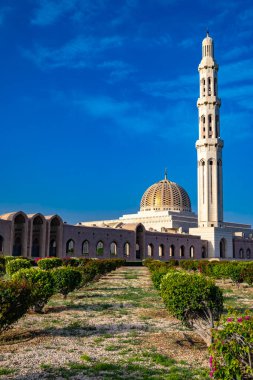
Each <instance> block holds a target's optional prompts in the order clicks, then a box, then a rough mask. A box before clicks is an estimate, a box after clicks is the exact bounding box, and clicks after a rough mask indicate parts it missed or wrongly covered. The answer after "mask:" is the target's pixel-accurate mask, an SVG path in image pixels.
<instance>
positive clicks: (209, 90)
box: [207, 78, 212, 96]
mask: <svg viewBox="0 0 253 380" xmlns="http://www.w3.org/2000/svg"><path fill="white" fill-rule="evenodd" d="M207 83H208V96H211V94H212V90H211V78H208V80H207Z"/></svg>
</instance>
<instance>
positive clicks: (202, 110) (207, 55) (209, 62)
mask: <svg viewBox="0 0 253 380" xmlns="http://www.w3.org/2000/svg"><path fill="white" fill-rule="evenodd" d="M198 70H199V76H200V97H199V99H198V102H197V106H198V109H199V139H198V141H197V143H196V148H197V152H198V219H199V227H219V226H221V225H222V221H223V195H222V148H223V141H222V140H221V139H220V105H221V101H220V99H219V97H218V65H217V63H216V62H215V59H214V44H213V40H212V38H211V37H210V36H209V32H208V31H207V36H206V38H204V40H203V42H202V60H201V62H200V65H199V68H198Z"/></svg>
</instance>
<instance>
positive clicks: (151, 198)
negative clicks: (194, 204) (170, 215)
mask: <svg viewBox="0 0 253 380" xmlns="http://www.w3.org/2000/svg"><path fill="white" fill-rule="evenodd" d="M140 206H141V211H150V210H152V211H164V210H171V211H188V212H191V201H190V198H189V195H188V194H187V192H186V191H185V190H184V189H183V188H182V187H181V186H179V185H178V184H176V183H175V182H171V181H169V180H168V179H167V176H166V175H165V179H163V180H162V181H159V182H156V183H155V184H154V185H152V186H150V187H149V188H148V189H147V190H146V191H145V193H144V194H143V196H142V199H141V205H140Z"/></svg>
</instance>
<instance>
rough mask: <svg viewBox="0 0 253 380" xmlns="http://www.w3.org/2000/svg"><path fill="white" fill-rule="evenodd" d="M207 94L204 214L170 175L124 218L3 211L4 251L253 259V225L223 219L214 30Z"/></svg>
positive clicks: (207, 52) (200, 143)
mask: <svg viewBox="0 0 253 380" xmlns="http://www.w3.org/2000/svg"><path fill="white" fill-rule="evenodd" d="M198 69H199V75H200V96H199V98H198V102H197V106H198V110H199V139H198V140H197V142H196V148H197V161H198V215H196V214H195V213H194V212H192V209H191V201H190V198H189V195H188V194H187V192H186V191H185V190H184V189H183V188H182V187H181V186H180V185H178V184H177V183H175V182H172V181H170V180H169V179H168V177H167V173H165V177H164V179H162V180H160V181H158V182H157V183H155V184H153V185H151V186H150V187H149V188H148V189H147V190H146V191H145V193H144V194H143V197H142V199H141V202H140V211H138V212H137V213H136V214H130V215H123V216H122V217H120V218H119V219H116V220H103V221H92V222H80V223H78V224H77V225H70V224H67V223H64V222H63V221H62V218H61V217H60V216H58V215H51V216H45V215H42V214H40V213H37V214H25V213H24V212H22V211H19V212H12V213H8V214H4V215H1V216H0V253H3V254H6V255H13V256H25V257H31V258H32V257H34V258H35V257H48V256H50V257H51V256H53V257H54V256H57V257H66V256H75V257H91V258H108V257H121V258H125V259H126V260H128V261H139V260H143V259H145V258H147V257H153V258H156V259H160V260H169V259H171V258H175V259H192V258H196V259H200V258H218V259H240V260H250V259H252V258H253V230H252V228H251V226H250V225H245V224H235V223H228V222H225V221H224V220H223V185H222V149H223V146H224V142H223V140H222V139H221V137H220V136H221V129H220V106H221V101H220V99H219V97H218V65H217V63H216V61H215V58H214V44H213V40H212V38H211V37H210V36H209V34H207V36H206V38H205V39H204V40H203V42H202V60H201V62H200V65H199V68H198Z"/></svg>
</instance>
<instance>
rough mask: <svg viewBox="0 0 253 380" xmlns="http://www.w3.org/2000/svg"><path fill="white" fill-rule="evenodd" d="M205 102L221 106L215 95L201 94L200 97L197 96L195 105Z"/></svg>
mask: <svg viewBox="0 0 253 380" xmlns="http://www.w3.org/2000/svg"><path fill="white" fill-rule="evenodd" d="M206 104H212V105H215V106H218V107H220V106H221V100H220V98H218V97H217V96H203V97H201V98H198V101H197V106H198V107H199V106H203V105H206Z"/></svg>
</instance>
